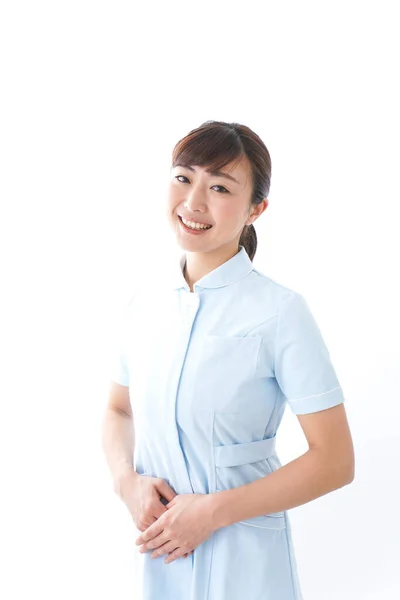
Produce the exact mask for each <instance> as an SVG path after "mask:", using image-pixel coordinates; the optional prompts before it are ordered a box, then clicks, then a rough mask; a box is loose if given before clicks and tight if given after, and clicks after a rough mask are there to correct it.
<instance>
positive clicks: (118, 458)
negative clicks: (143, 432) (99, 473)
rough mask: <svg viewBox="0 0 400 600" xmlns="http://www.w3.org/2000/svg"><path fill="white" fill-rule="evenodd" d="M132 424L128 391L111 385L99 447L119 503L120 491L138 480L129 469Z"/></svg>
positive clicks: (121, 494)
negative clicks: (103, 455)
mask: <svg viewBox="0 0 400 600" xmlns="http://www.w3.org/2000/svg"><path fill="white" fill-rule="evenodd" d="M134 443H135V441H134V423H133V414H132V408H131V404H130V398H129V387H128V386H125V385H120V384H119V383H116V382H114V381H112V382H111V385H110V391H109V399H108V405H107V409H106V412H105V415H104V418H103V424H102V447H103V451H104V453H105V457H106V460H107V464H108V466H109V469H110V472H111V476H112V479H113V484H114V491H115V492H116V494H117V495H118V496H119V497H120V498H121V499H123V495H124V488H125V486H126V483H127V482H128V487H131V486H132V483H134V482H135V480H136V479H138V478H139V477H140V476H139V475H138V474H137V473H136V471H135V470H134V468H133V452H134Z"/></svg>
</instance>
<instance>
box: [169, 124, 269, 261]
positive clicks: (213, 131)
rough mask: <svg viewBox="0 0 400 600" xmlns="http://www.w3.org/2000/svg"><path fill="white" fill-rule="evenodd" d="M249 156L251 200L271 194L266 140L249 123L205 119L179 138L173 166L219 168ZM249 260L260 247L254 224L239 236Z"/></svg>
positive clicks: (257, 200)
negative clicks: (247, 125)
mask: <svg viewBox="0 0 400 600" xmlns="http://www.w3.org/2000/svg"><path fill="white" fill-rule="evenodd" d="M243 156H246V157H247V159H248V161H249V163H250V166H251V176H252V184H253V191H252V196H251V204H260V203H261V202H262V200H263V199H264V198H267V197H268V194H269V188H270V185H271V157H270V155H269V152H268V150H267V147H266V146H265V144H264V142H263V141H262V140H261V139H260V138H259V137H258V135H257V134H256V133H254V131H252V130H251V129H250V128H249V127H246V125H241V124H240V123H225V122H224V121H205V122H204V123H203V124H202V125H200V126H199V127H197V128H196V129H192V130H191V131H189V133H188V134H187V135H186V136H185V137H184V138H182V139H181V140H179V141H178V142H177V144H176V145H175V147H174V149H173V152H172V168H174V167H175V166H176V165H178V164H179V165H182V166H185V167H187V166H189V165H198V166H200V167H206V171H214V170H215V171H217V170H220V169H222V168H223V167H224V166H225V165H227V164H229V163H231V162H233V161H236V164H237V163H239V162H240V160H241V159H242V158H243ZM239 244H241V245H242V246H244V247H245V249H246V252H247V254H248V255H249V257H250V260H253V258H254V255H255V253H256V250H257V235H256V231H255V229H254V226H253V224H251V225H245V226H244V228H243V231H242V234H241V236H240V239H239Z"/></svg>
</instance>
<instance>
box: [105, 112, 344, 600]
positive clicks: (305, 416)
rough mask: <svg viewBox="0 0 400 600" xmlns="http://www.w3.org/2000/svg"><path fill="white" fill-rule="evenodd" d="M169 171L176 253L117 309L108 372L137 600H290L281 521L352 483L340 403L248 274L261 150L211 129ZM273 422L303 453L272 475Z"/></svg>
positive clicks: (322, 356)
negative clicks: (121, 433) (122, 450)
mask: <svg viewBox="0 0 400 600" xmlns="http://www.w3.org/2000/svg"><path fill="white" fill-rule="evenodd" d="M172 159H173V160H172V168H171V178H170V181H169V191H168V202H167V207H166V212H167V218H168V223H169V224H170V226H171V228H172V231H173V232H174V233H175V235H176V241H177V243H178V245H179V246H180V247H181V248H182V250H183V252H182V255H181V258H180V261H179V264H176V265H173V268H172V269H171V272H169V273H168V274H167V277H166V278H164V279H163V282H164V283H163V285H161V283H160V281H159V280H158V279H157V281H156V282H154V281H153V280H154V279H156V278H149V280H148V281H146V282H145V285H143V287H142V289H141V291H140V293H139V294H138V295H137V296H136V297H135V299H134V301H133V302H132V303H131V304H130V305H129V310H128V311H127V313H126V321H125V323H124V327H123V335H122V336H121V346H120V348H119V350H118V353H117V356H116V362H115V368H114V369H113V371H112V379H113V380H114V381H115V382H117V383H120V384H121V385H124V386H127V387H129V395H130V398H131V399H132V412H133V415H134V422H135V435H136V444H135V457H134V458H135V465H134V470H133V469H131V478H130V479H129V477H128V478H127V477H126V476H125V477H124V483H123V486H122V487H123V490H122V496H123V498H124V500H125V501H126V503H127V504H128V506H129V508H130V511H131V514H132V516H133V518H134V521H135V524H136V525H137V527H138V529H140V531H141V535H140V536H139V537H138V539H137V540H136V544H137V545H138V546H140V552H139V555H140V557H141V563H140V564H141V567H142V569H143V586H144V590H143V593H144V597H145V598H146V599H147V600H158V599H159V598H163V599H165V600H187V599H188V598H190V599H191V600H214V599H218V600H243V598H248V599H249V600H255V599H256V598H263V600H302V594H301V590H300V584H299V579H298V575H297V566H296V558H295V554H294V549H293V542H292V536H291V528H290V521H289V516H288V512H287V511H288V510H289V509H290V508H293V507H295V506H299V505H300V504H302V503H305V502H309V501H310V500H312V499H314V498H316V497H318V496H320V495H322V494H324V493H327V492H328V491H332V490H334V489H336V488H338V487H341V486H343V485H346V484H347V483H350V481H351V480H352V478H353V476H354V474H353V465H354V456H353V450H352V442H351V436H350V433H349V430H348V426H347V421H346V417H345V412H344V407H343V403H344V395H343V391H342V388H341V386H340V383H339V381H338V379H337V376H336V373H335V370H334V367H333V365H332V363H331V360H330V356H329V352H328V349H327V347H326V345H325V342H324V339H323V337H322V334H321V331H320V329H319V327H318V325H317V323H316V321H315V319H314V317H313V315H312V313H311V311H310V309H309V306H308V304H307V302H306V301H305V299H304V298H303V297H302V296H301V294H299V293H298V292H296V291H294V290H291V289H290V288H288V287H286V286H284V285H282V284H280V283H278V282H276V281H275V280H273V279H271V278H270V277H268V276H267V275H265V274H264V273H262V272H261V271H260V270H258V269H256V268H255V267H254V265H253V262H252V260H253V257H254V255H255V252H256V247H257V238H256V235H255V230H254V226H253V223H254V222H255V221H256V219H258V218H259V217H260V216H261V214H263V212H264V211H265V210H266V208H267V206H268V197H267V196H268V193H269V186H270V176H271V160H270V156H269V153H268V150H267V148H266V147H265V145H264V144H263V142H262V141H261V140H260V138H259V137H258V136H257V135H256V134H255V133H254V132H253V131H251V130H250V129H249V128H248V127H246V126H244V125H239V124H237V123H224V122H219V121H211V122H206V123H204V124H203V125H201V126H200V127H199V128H197V129H195V130H193V131H191V132H189V134H188V135H187V136H186V137H185V138H184V139H183V140H180V141H179V142H178V143H177V145H176V147H175V148H174V151H173V156H172ZM287 406H289V407H290V409H291V410H292V411H293V413H294V414H296V415H298V418H299V421H300V424H301V426H302V428H303V431H304V433H305V435H306V438H307V441H308V443H309V450H308V451H307V452H306V453H305V454H304V455H302V456H300V457H299V458H297V459H296V460H295V461H292V462H291V463H289V464H287V465H285V466H282V464H281V462H280V460H279V457H278V455H277V452H276V435H277V431H278V429H279V426H280V423H281V420H282V417H283V414H284V411H285V408H286V407H287ZM312 413H314V414H312ZM332 432H333V433H332ZM127 447H128V445H127ZM111 452H112V451H111V449H110V453H111ZM121 460H122V461H124V460H125V461H127V462H128V463H129V461H130V460H132V457H131V456H128V457H126V456H125V459H124V455H122V458H121ZM118 464H119V463H118ZM115 468H116V469H117V470H118V466H116V467H115ZM127 482H128V483H127ZM191 552H193V554H192V555H190V554H189V553H191ZM323 595H324V594H323V592H321V594H320V596H321V597H323Z"/></svg>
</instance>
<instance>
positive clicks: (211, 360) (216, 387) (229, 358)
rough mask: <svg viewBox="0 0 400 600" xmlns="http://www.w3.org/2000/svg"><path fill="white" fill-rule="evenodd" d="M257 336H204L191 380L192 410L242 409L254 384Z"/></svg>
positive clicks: (258, 345)
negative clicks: (192, 379) (194, 408)
mask: <svg viewBox="0 0 400 600" xmlns="http://www.w3.org/2000/svg"><path fill="white" fill-rule="evenodd" d="M260 346H261V336H258V335H256V336H244V337H240V336H220V335H214V334H208V335H206V336H204V339H203V342H202V346H201V349H200V352H199V359H198V365H197V368H196V370H195V376H194V381H193V389H194V392H193V394H194V402H195V407H196V409H199V410H202V409H203V410H211V411H215V412H221V413H224V412H230V413H232V412H244V411H246V410H248V408H249V397H251V393H252V389H253V387H254V385H255V374H256V368H257V360H258V355H259V351H260Z"/></svg>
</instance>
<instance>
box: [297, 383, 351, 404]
mask: <svg viewBox="0 0 400 600" xmlns="http://www.w3.org/2000/svg"><path fill="white" fill-rule="evenodd" d="M341 387H342V386H340V385H338V386H337V387H335V388H332V389H331V390H328V391H327V392H321V394H313V395H312V396H303V398H291V399H290V400H288V402H297V401H298V400H307V399H308V398H317V397H318V396H324V394H330V393H331V392H334V391H335V390H339V389H340V388H341Z"/></svg>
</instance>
